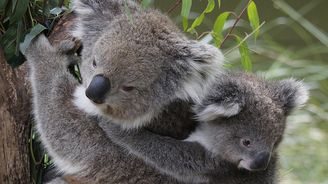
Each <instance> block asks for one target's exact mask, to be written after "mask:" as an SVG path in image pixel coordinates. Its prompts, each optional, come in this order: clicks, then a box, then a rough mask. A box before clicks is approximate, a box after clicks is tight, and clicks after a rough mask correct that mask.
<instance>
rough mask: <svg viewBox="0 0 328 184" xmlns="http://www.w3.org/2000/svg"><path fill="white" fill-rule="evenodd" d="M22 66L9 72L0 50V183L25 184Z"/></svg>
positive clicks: (26, 95) (26, 109)
mask: <svg viewBox="0 0 328 184" xmlns="http://www.w3.org/2000/svg"><path fill="white" fill-rule="evenodd" d="M26 76H27V69H26V66H25V64H23V65H22V66H20V67H19V68H18V69H15V70H14V69H12V68H11V67H10V66H9V65H8V64H7V62H6V60H5V58H4V54H3V50H2V49H1V48H0V183H1V184H11V183H12V184H19V183H23V184H25V183H26V184H29V183H31V182H30V179H31V178H30V163H29V154H28V152H29V151H28V138H29V131H30V112H31V105H30V90H29V89H30V87H29V85H28V82H27V77H26Z"/></svg>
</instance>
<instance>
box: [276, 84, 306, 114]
mask: <svg viewBox="0 0 328 184" xmlns="http://www.w3.org/2000/svg"><path fill="white" fill-rule="evenodd" d="M278 93H279V95H278V96H279V98H280V99H279V100H280V101H282V103H283V104H284V106H285V107H286V108H287V109H286V110H291V109H293V108H297V107H301V106H303V105H304V104H305V103H306V102H307V101H308V99H309V90H308V89H307V87H306V86H305V85H304V83H303V82H301V81H297V80H295V79H293V78H290V79H285V80H282V81H279V86H278Z"/></svg>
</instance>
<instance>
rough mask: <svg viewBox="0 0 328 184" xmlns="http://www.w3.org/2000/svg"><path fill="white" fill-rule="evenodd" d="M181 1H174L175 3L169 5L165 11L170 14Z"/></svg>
mask: <svg viewBox="0 0 328 184" xmlns="http://www.w3.org/2000/svg"><path fill="white" fill-rule="evenodd" d="M181 2H182V0H177V1H175V4H174V5H173V6H171V8H170V9H169V10H167V11H166V13H167V14H170V13H171V12H172V11H173V10H175V9H176V8H177V7H179V6H180V4H181Z"/></svg>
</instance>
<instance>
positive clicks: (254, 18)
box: [247, 1, 260, 39]
mask: <svg viewBox="0 0 328 184" xmlns="http://www.w3.org/2000/svg"><path fill="white" fill-rule="evenodd" d="M247 15H248V19H249V22H250V23H251V27H252V29H253V30H256V31H255V34H254V36H255V39H256V38H257V36H258V35H259V29H257V28H258V27H259V26H260V18H259V14H258V12H257V8H256V4H255V3H254V1H252V2H251V3H250V4H249V5H248V7H247Z"/></svg>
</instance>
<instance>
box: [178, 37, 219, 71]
mask: <svg viewBox="0 0 328 184" xmlns="http://www.w3.org/2000/svg"><path fill="white" fill-rule="evenodd" d="M180 56H183V57H185V58H186V59H190V60H192V61H195V62H197V63H203V64H217V65H218V66H221V65H222V64H223V61H224V56H223V54H222V53H221V51H220V50H219V49H218V48H216V47H215V46H213V45H210V44H206V43H202V42H197V41H189V42H188V43H187V44H186V45H184V47H183V48H182V49H180ZM218 66H216V67H218Z"/></svg>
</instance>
